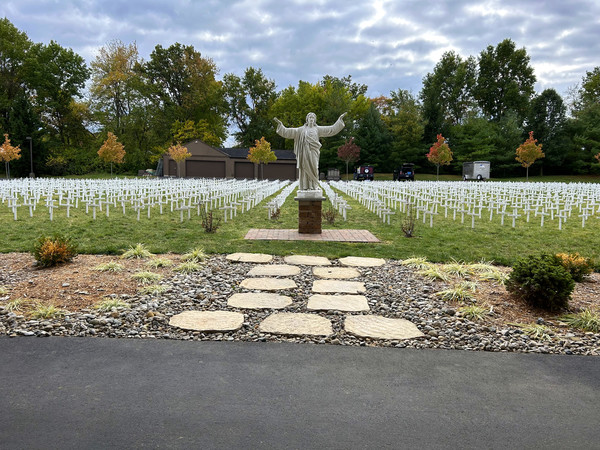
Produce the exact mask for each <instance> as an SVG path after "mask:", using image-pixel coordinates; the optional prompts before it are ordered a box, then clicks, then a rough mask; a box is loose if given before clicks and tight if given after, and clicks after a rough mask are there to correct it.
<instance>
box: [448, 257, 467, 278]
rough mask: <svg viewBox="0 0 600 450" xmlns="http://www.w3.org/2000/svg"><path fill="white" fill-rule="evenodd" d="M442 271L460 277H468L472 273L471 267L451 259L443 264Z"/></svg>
mask: <svg viewBox="0 0 600 450" xmlns="http://www.w3.org/2000/svg"><path fill="white" fill-rule="evenodd" d="M444 271H445V272H447V273H449V274H450V275H454V276H457V277H460V278H468V277H469V276H471V275H473V269H472V268H471V267H470V266H469V265H468V264H465V263H463V262H462V261H452V262H451V263H448V264H444Z"/></svg>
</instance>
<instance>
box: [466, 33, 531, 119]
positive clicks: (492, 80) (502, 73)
mask: <svg viewBox="0 0 600 450" xmlns="http://www.w3.org/2000/svg"><path fill="white" fill-rule="evenodd" d="M478 63H479V73H478V77H477V83H476V85H475V88H474V94H475V98H476V99H477V101H478V103H479V106H480V108H481V110H482V111H483V114H484V115H485V116H486V117H487V118H488V119H491V120H495V121H499V120H500V119H501V118H502V117H503V116H505V115H506V114H507V113H508V111H514V113H515V114H516V117H517V119H518V121H519V123H520V124H521V123H523V120H524V119H525V118H526V116H527V112H528V110H529V100H530V99H531V96H532V95H533V93H534V89H533V87H534V84H535V81H536V77H535V74H534V71H533V67H531V65H530V63H529V55H528V54H527V51H526V50H525V49H524V48H520V49H517V48H516V45H515V43H514V42H513V41H512V40H510V39H505V40H504V41H502V42H500V43H499V44H498V45H497V46H496V47H493V46H491V45H490V46H488V47H487V48H486V49H485V50H484V51H482V52H481V54H480V55H479V62H478Z"/></svg>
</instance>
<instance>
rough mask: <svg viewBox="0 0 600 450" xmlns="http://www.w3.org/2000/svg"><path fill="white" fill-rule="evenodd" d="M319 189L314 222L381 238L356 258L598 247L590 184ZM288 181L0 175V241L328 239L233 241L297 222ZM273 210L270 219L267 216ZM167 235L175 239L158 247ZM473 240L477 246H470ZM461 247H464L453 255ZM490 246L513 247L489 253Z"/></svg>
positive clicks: (598, 204)
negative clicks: (205, 224) (0, 236)
mask: <svg viewBox="0 0 600 450" xmlns="http://www.w3.org/2000/svg"><path fill="white" fill-rule="evenodd" d="M321 186H322V188H323V193H324V196H325V197H326V198H327V199H328V200H329V202H328V203H325V204H324V209H325V208H329V207H330V206H329V204H331V205H332V206H331V207H332V208H334V209H335V210H337V212H338V213H339V214H338V216H337V219H336V222H335V224H334V225H329V224H327V223H325V222H324V227H325V228H327V227H337V228H355V229H356V228H358V229H363V228H368V229H369V230H370V231H371V232H373V233H374V234H375V235H376V236H378V237H379V238H380V239H381V241H382V244H379V247H377V246H373V245H371V246H364V247H361V249H362V250H361V251H362V252H363V254H364V255H365V256H366V255H368V254H369V255H371V254H372V255H373V256H376V255H380V256H387V257H394V258H396V257H401V256H410V254H409V253H407V252H409V249H410V248H414V254H418V253H419V251H421V253H423V254H427V255H428V256H429V257H430V258H435V257H436V256H437V255H438V254H439V258H440V259H447V258H453V257H455V256H454V255H455V254H456V255H457V256H456V257H457V258H458V257H463V258H466V257H468V258H472V259H473V258H477V259H480V258H484V257H487V256H488V255H487V253H488V252H487V250H488V249H489V250H490V252H489V253H490V254H491V257H497V258H498V259H499V260H504V261H505V262H506V261H511V260H514V256H515V255H518V254H520V253H531V252H533V251H536V250H537V249H536V248H535V247H539V248H540V249H541V250H543V249H544V247H548V248H549V249H550V250H552V251H565V252H569V251H583V250H586V251H587V250H589V251H587V253H588V255H589V256H593V257H595V256H599V255H597V254H598V253H599V251H598V250H597V247H598V244H599V243H600V239H597V238H596V236H600V234H599V233H598V232H599V231H600V221H599V220H598V219H600V184H595V183H523V182H463V181H455V182H435V181H416V182H394V181H375V182H358V181H338V182H333V181H332V182H329V183H325V182H322V184H321ZM296 188H297V183H296V182H290V181H287V180H286V181H280V180H275V181H259V180H231V179H230V180H223V179H175V178H165V179H160V178H158V179H157V178H136V179H117V178H115V179H105V180H86V179H82V180H70V179H44V178H40V179H27V178H26V179H13V180H0V224H2V227H3V228H4V229H5V230H7V232H6V233H5V239H6V240H7V241H6V242H5V243H4V245H1V246H0V249H1V251H13V250H14V251H26V250H27V248H28V245H29V243H31V242H32V241H33V240H34V239H35V237H36V236H38V235H39V234H40V233H49V232H62V233H67V234H73V235H75V236H76V237H77V238H78V239H79V240H81V241H83V243H84V251H86V252H92V253H93V252H99V253H102V252H104V251H105V250H106V251H108V252H116V251H118V250H119V249H122V248H123V247H124V246H126V245H128V244H135V243H136V242H142V241H143V242H149V241H151V242H154V243H157V242H160V243H161V246H160V248H159V249H157V250H161V251H180V250H182V251H184V250H185V246H186V245H188V241H189V245H191V244H192V241H197V242H200V243H202V242H203V241H206V242H207V244H206V245H207V248H208V249H209V250H212V251H221V249H223V251H225V244H226V243H230V244H231V245H230V246H236V245H237V246H238V247H242V246H245V249H246V250H255V251H280V252H290V251H293V252H297V251H298V250H299V249H298V248H297V247H298V246H300V245H302V248H303V249H306V250H307V251H309V250H311V251H313V252H317V251H321V250H323V251H327V249H328V248H329V249H332V248H334V246H330V247H327V246H326V245H323V244H319V247H314V246H312V247H311V246H310V245H311V244H297V243H296V244H294V243H288V244H282V243H275V242H267V243H264V242H263V243H248V242H245V241H244V240H243V237H244V235H245V233H246V232H247V230H248V229H249V228H295V227H297V204H296V202H295V201H293V200H292V198H293V197H294V191H295V189H296ZM204 212H206V213H208V212H212V214H213V217H215V218H218V219H219V220H220V221H221V227H222V228H221V230H220V231H219V233H215V234H212V235H211V236H208V235H207V234H202V233H201V231H202V230H201V226H200V223H201V219H202V216H203V213H204ZM409 212H412V214H413V215H414V217H415V220H416V227H417V233H416V235H417V240H412V241H410V244H407V242H406V241H403V239H404V238H403V235H402V231H401V224H402V223H403V221H405V220H406V217H407V215H408V213H409ZM276 213H277V214H276ZM280 214H281V218H282V219H281V220H279V219H278V220H269V218H270V217H271V216H277V217H278V218H279V217H280ZM136 233H137V234H136ZM444 233H445V234H444ZM119 235H123V239H121V240H118V239H117V237H118V236H119ZM490 237H493V239H490ZM19 239H21V242H20V243H18V244H15V245H10V241H11V240H12V241H19ZM173 239H180V240H182V239H183V240H185V242H179V243H178V244H176V245H173V246H169V243H170V242H171V240H173ZM219 239H220V240H221V241H219ZM27 240H29V241H27ZM86 240H87V241H88V242H85V241H86ZM477 240H479V244H478V245H479V247H477V245H474V244H472V243H476V242H477ZM93 241H94V242H93ZM125 241H126V243H125ZM211 243H212V244H211ZM0 244H2V243H1V242H0ZM26 244H27V245H26ZM109 244H110V245H109ZM285 245H287V247H286V246H285ZM469 245H471V246H473V247H474V248H473V250H472V251H471V253H470V254H469V253H467V254H464V255H460V254H459V253H461V252H462V249H463V248H464V247H467V246H469ZM293 246H295V247H293ZM494 246H496V247H513V246H514V247H515V248H511V249H508V250H507V249H503V250H502V251H499V252H494V251H493V250H494ZM517 246H520V248H516V247H517ZM341 248H342V245H341V244H340V245H338V246H337V247H335V249H336V250H335V251H341V250H339V249H341ZM228 250H231V249H229V248H228ZM233 250H235V249H233ZM494 253H496V254H494Z"/></svg>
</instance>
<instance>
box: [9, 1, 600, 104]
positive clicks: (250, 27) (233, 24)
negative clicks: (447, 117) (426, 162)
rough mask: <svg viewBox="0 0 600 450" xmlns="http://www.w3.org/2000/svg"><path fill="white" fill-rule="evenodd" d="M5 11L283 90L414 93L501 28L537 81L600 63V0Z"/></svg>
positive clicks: (148, 4)
mask: <svg viewBox="0 0 600 450" xmlns="http://www.w3.org/2000/svg"><path fill="white" fill-rule="evenodd" d="M0 16H4V17H7V18H8V19H9V20H10V21H11V22H12V23H13V24H14V25H15V26H16V27H17V28H18V29H20V30H21V31H25V32H26V33H27V35H28V36H29V38H30V39H31V40H32V41H34V42H43V43H48V42H49V41H50V40H55V41H56V42H58V43H59V44H61V45H62V46H63V47H71V48H72V49H73V50H74V51H76V52H77V53H79V54H80V55H81V56H83V57H84V58H85V59H86V61H87V62H88V63H89V62H91V61H92V60H93V59H94V56H95V55H96V52H97V49H98V48H99V47H101V46H103V45H104V44H105V43H107V42H108V41H110V40H114V39H118V40H121V41H123V42H124V43H131V42H134V41H135V42H136V43H137V45H138V49H139V53H140V56H141V57H142V58H144V59H148V56H149V55H150V53H151V51H152V50H153V48H154V47H155V46H156V45H157V44H161V45H162V46H163V47H167V46H169V45H171V44H173V43H174V42H180V43H182V44H186V45H193V46H194V47H195V48H196V50H199V51H200V52H201V53H202V55H203V56H206V57H210V58H212V59H213V60H214V61H215V63H216V64H217V66H218V67H219V70H220V75H221V76H222V75H223V74H225V73H229V72H233V73H236V74H238V75H241V74H242V73H243V71H244V69H245V68H246V67H249V66H254V67H260V68H262V69H263V71H264V73H265V74H266V75H267V77H268V78H271V79H273V80H274V81H275V82H276V84H277V88H278V89H283V88H285V87H287V86H289V85H294V86H296V85H297V83H298V81H299V80H305V81H309V82H312V83H314V82H316V81H318V80H319V79H320V78H321V77H322V76H323V75H326V74H329V75H333V76H338V77H343V76H346V75H348V74H351V75H352V77H353V80H354V81H356V82H359V83H364V84H367V85H368V86H369V91H368V94H369V95H370V96H373V97H374V96H378V95H388V94H389V93H390V91H392V90H396V89H399V88H400V89H408V90H412V91H413V92H414V93H418V92H419V90H420V89H421V80H422V78H423V76H424V75H425V74H427V73H428V72H430V71H431V70H432V69H433V67H434V65H435V64H436V62H438V61H439V59H440V57H441V55H442V53H444V52H445V51H448V50H455V51H456V52H458V53H459V54H460V55H462V56H465V57H466V56H469V55H475V56H476V55H478V54H479V53H480V52H481V51H482V50H483V49H485V48H486V47H487V46H488V45H494V46H495V45H496V44H498V43H499V42H501V41H502V40H504V39H505V38H511V39H512V40H513V41H515V43H516V44H517V46H518V47H519V48H520V47H525V48H526V49H527V52H528V54H529V55H530V57H531V64H532V65H533V67H534V69H535V74H536V76H537V80H538V83H537V85H536V89H537V90H538V91H541V90H543V89H545V88H547V87H553V88H555V89H556V90H557V91H558V92H559V93H561V94H562V95H565V94H566V93H567V90H568V88H569V87H571V86H574V85H575V84H576V83H578V82H580V81H581V78H582V77H583V76H584V75H585V72H586V71H590V70H592V69H593V68H594V67H596V66H599V65H600V1H598V0H547V1H542V0H480V1H476V0H435V1H434V0H367V1H362V0H222V1H219V0H125V1H112V0H3V1H2V3H1V4H0Z"/></svg>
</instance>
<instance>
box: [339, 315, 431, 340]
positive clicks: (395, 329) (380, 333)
mask: <svg viewBox="0 0 600 450" xmlns="http://www.w3.org/2000/svg"><path fill="white" fill-rule="evenodd" d="M344 329H345V330H346V331H347V332H348V333H351V334H353V335H355V336H360V337H368V338H375V339H413V338H418V337H421V336H424V334H423V333H421V332H420V331H419V329H418V328H417V327H416V325H415V324H414V323H412V322H409V321H408V320H404V319H390V318H387V317H381V316H347V317H346V319H345V321H344Z"/></svg>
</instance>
